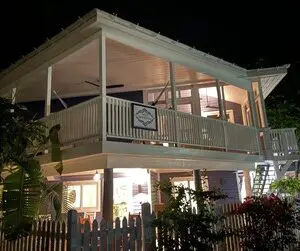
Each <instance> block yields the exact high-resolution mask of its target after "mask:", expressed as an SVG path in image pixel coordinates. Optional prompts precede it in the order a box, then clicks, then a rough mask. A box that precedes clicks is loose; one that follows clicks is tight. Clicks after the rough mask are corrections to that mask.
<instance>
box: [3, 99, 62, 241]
mask: <svg viewBox="0 0 300 251" xmlns="http://www.w3.org/2000/svg"><path fill="white" fill-rule="evenodd" d="M0 128H1V130H0V142H1V143H0V180H1V183H0V184H1V186H2V199H1V203H0V206H1V209H2V211H3V215H2V231H3V232H4V234H5V238H7V239H17V238H19V237H21V236H24V235H27V234H29V233H30V230H31V226H32V223H33V221H34V220H36V219H37V217H38V214H39V209H40V207H41V205H42V204H45V203H46V204H49V203H51V204H52V205H53V210H55V211H56V219H58V218H59V216H60V212H61V204H62V203H61V200H62V189H58V188H62V182H60V183H58V184H49V183H48V182H47V179H46V178H45V177H44V176H43V174H42V172H41V165H40V163H39V161H38V160H37V158H36V156H37V154H39V153H41V151H42V150H44V149H45V147H46V144H47V142H48V141H50V142H51V147H52V151H51V152H52V159H53V160H54V161H57V162H58V165H57V166H56V170H57V171H58V173H59V174H61V172H62V158H61V152H60V148H59V141H58V131H59V129H60V127H59V125H57V126H54V127H53V128H51V129H50V130H49V135H48V137H46V131H47V130H46V129H47V128H46V126H45V125H44V124H43V123H42V122H40V121H37V120H35V119H34V116H32V115H31V113H30V112H29V111H28V110H27V109H26V108H25V107H23V106H20V105H18V104H12V103H11V101H10V100H8V99H4V98H0Z"/></svg>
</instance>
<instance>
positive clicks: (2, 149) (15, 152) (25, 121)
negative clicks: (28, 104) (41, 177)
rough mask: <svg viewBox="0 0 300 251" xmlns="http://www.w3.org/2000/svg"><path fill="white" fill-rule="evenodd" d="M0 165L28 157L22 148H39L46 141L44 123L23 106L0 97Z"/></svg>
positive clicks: (7, 164)
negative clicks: (35, 118)
mask: <svg viewBox="0 0 300 251" xmlns="http://www.w3.org/2000/svg"><path fill="white" fill-rule="evenodd" d="M0 128H1V130H0V142H1V144H0V167H1V169H0V170H2V169H3V168H4V166H10V165H13V164H15V163H18V162H20V161H24V160H25V159H26V158H27V157H28V153H27V152H26V151H25V150H24V149H39V147H40V146H41V145H43V144H44V143H45V141H46V137H45V135H46V134H45V129H46V127H45V125H44V124H43V123H42V122H39V121H36V120H34V118H33V116H32V115H31V114H30V112H29V111H27V110H26V108H25V107H22V106H20V105H16V104H11V102H10V100H8V99H4V98H1V97H0Z"/></svg>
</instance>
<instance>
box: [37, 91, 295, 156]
mask: <svg viewBox="0 0 300 251" xmlns="http://www.w3.org/2000/svg"><path fill="white" fill-rule="evenodd" d="M103 99H104V100H103ZM103 104H106V105H105V109H103V110H104V114H106V115H105V119H103V117H101V110H102V106H103ZM133 104H134V105H137V106H138V107H139V106H140V107H146V108H149V109H153V110H154V111H155V112H154V113H155V114H156V116H155V118H153V119H154V121H152V123H153V125H154V126H155V127H156V128H154V130H147V128H139V127H136V126H134V125H133V119H134V116H135V115H136V114H135V113H134V110H133V109H132V106H133ZM42 120H43V121H44V122H45V123H46V125H47V126H48V127H49V128H50V127H52V126H54V125H56V124H60V126H61V130H60V142H61V144H62V147H63V148H74V147H84V145H88V144H91V143H97V142H102V143H103V142H112V144H110V146H112V145H113V146H114V147H106V149H105V147H102V148H101V149H99V153H101V152H102V153H105V152H108V153H114V152H115V153H120V152H119V150H117V148H118V146H119V147H122V148H124V146H125V149H123V151H122V153H123V154H135V150H136V154H140V153H141V152H140V150H141V147H142V146H141V144H143V146H145V145H148V147H147V151H150V152H148V154H151V151H153V155H155V152H156V150H154V147H157V146H160V147H164V148H165V149H166V148H172V149H174V147H177V148H176V149H178V148H179V149H191V150H192V149H194V150H202V151H203V150H205V152H211V151H214V152H223V156H226V153H228V156H229V155H230V154H229V153H231V154H232V153H235V154H236V156H238V155H243V156H244V157H243V159H244V160H245V155H246V156H253V157H255V156H256V157H257V159H256V160H255V159H253V160H254V161H260V160H262V159H261V155H265V158H266V159H270V160H286V159H296V156H297V154H298V145H297V140H296V136H295V130H294V129H276V130H272V129H264V130H263V131H262V132H261V133H260V137H259V131H258V130H259V129H257V128H255V127H251V126H244V125H239V124H233V123H230V122H227V121H225V120H218V119H212V118H206V117H201V116H199V115H194V114H188V113H184V112H179V111H174V110H168V109H161V108H156V107H151V106H144V105H143V104H140V103H137V102H131V101H127V100H123V99H118V98H114V97H110V96H106V97H105V98H101V97H96V98H93V99H90V100H88V101H86V102H83V103H80V104H78V105H75V106H72V107H70V108H68V109H65V110H62V111H59V112H56V113H51V114H50V115H49V116H48V117H45V118H43V119H42ZM103 123H105V126H104V127H105V129H104V131H102V130H101V125H102V124H103ZM103 134H104V135H103ZM118 143H119V145H118ZM124 144H125V145H124ZM127 144H130V145H131V146H129V145H128V151H126V145H127ZM102 146H103V145H102ZM133 146H137V148H134V147H133ZM145 147H146V146H145ZM151 149H152V150H151ZM179 149H178V154H179V155H180V154H182V153H183V152H180V150H179ZM115 150H116V151H115ZM224 154H225V155H224ZM199 155H200V153H199ZM225 159H226V157H225Z"/></svg>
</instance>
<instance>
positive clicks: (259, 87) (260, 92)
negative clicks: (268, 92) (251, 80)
mask: <svg viewBox="0 0 300 251" xmlns="http://www.w3.org/2000/svg"><path fill="white" fill-rule="evenodd" d="M258 91H259V98H260V104H261V108H262V112H263V119H264V127H268V118H267V110H266V106H265V100H264V95H263V91H262V86H261V81H260V79H259V80H258Z"/></svg>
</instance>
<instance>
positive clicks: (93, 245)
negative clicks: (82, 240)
mask: <svg viewBox="0 0 300 251" xmlns="http://www.w3.org/2000/svg"><path fill="white" fill-rule="evenodd" d="M97 250H98V222H97V221H96V220H94V221H93V228H92V240H91V251H97Z"/></svg>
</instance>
